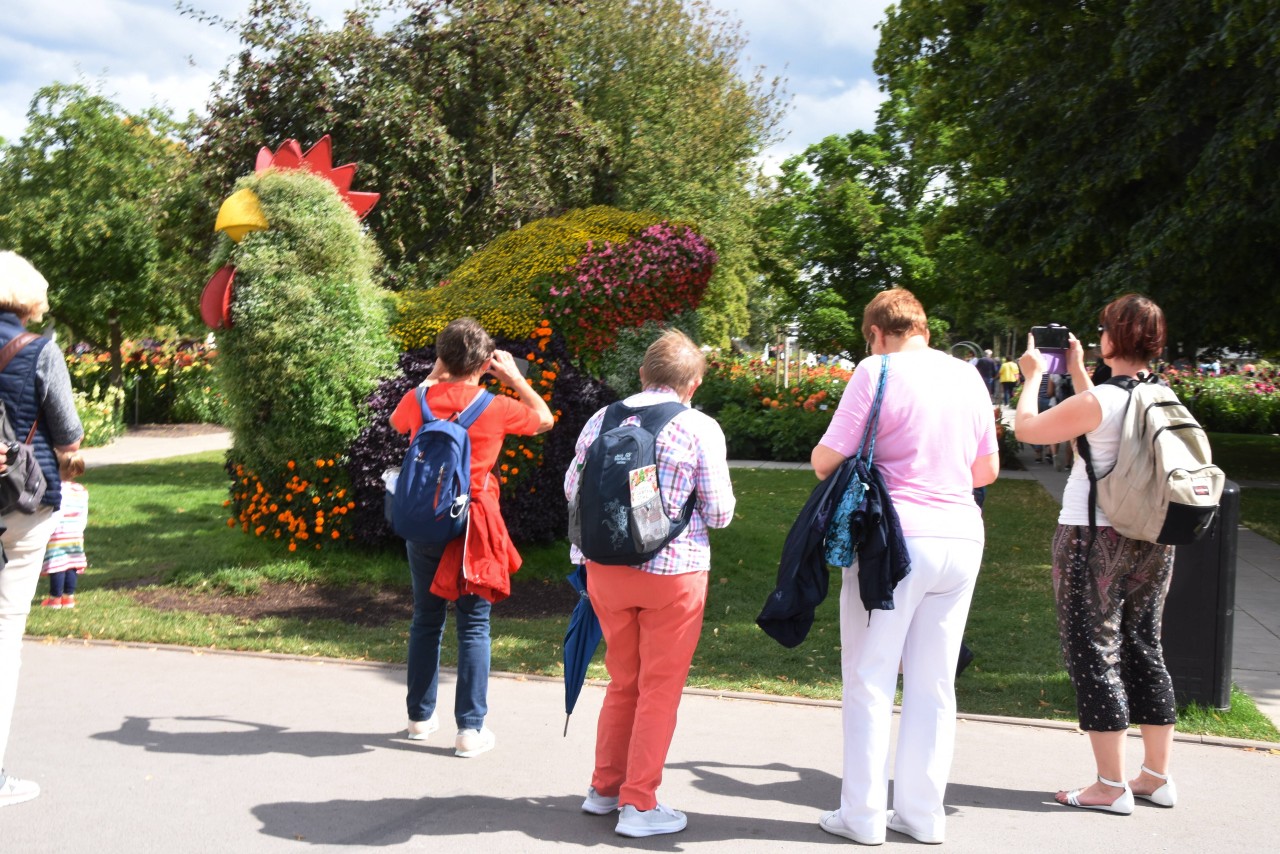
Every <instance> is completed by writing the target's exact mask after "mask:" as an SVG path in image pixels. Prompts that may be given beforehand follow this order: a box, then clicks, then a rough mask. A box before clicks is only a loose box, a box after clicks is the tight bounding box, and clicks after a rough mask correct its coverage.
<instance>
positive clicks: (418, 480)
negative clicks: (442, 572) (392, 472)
mask: <svg viewBox="0 0 1280 854" xmlns="http://www.w3.org/2000/svg"><path fill="white" fill-rule="evenodd" d="M492 401H493V395H492V394H490V393H489V392H487V391H486V390H484V389H480V391H479V392H478V393H477V394H476V396H475V399H474V400H472V401H471V403H470V404H468V406H467V408H466V409H464V410H462V412H460V413H458V414H457V415H456V416H454V417H453V418H452V419H449V420H443V419H440V418H436V417H435V415H434V414H432V412H431V407H430V406H429V405H428V404H427V390H426V389H425V388H419V389H418V404H419V405H420V406H421V407H422V428H421V429H420V430H418V433H417V435H415V436H414V437H413V441H412V442H410V443H409V450H408V451H406V452H405V455H404V463H403V464H402V465H401V466H400V479H399V480H398V481H397V482H396V492H395V500H394V503H393V505H392V510H391V527H392V529H393V530H395V532H396V533H397V534H398V535H400V536H401V537H404V538H405V539H406V540H410V541H412V542H415V543H426V544H441V543H447V542H449V541H450V540H453V539H455V538H457V537H460V536H462V534H464V533H466V530H467V515H468V509H469V506H470V504H471V437H470V436H469V435H468V434H467V428H468V427H470V426H471V425H472V424H474V423H475V420H476V419H477V418H479V417H480V413H482V412H484V411H485V409H486V408H487V407H488V406H489V404H490V403H491V402H492Z"/></svg>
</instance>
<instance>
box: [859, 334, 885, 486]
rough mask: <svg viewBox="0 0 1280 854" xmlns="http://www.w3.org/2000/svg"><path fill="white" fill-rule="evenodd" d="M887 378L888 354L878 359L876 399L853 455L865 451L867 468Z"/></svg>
mask: <svg viewBox="0 0 1280 854" xmlns="http://www.w3.org/2000/svg"><path fill="white" fill-rule="evenodd" d="M888 376H889V354H888V353H885V354H884V355H883V356H881V357H880V379H879V380H878V381H877V383H876V397H875V400H874V401H873V402H872V404H871V411H870V412H869V413H867V426H866V427H865V428H863V431H862V441H861V442H860V443H858V453H857V454H856V455H855V456H859V457H861V456H862V452H863V450H866V452H867V455H866V457H864V459H865V460H866V461H867V465H868V466H870V465H871V460H872V458H873V457H874V456H875V452H876V431H877V428H878V427H879V426H880V406H881V404H883V403H884V383H885V379H886V378H887V377H888Z"/></svg>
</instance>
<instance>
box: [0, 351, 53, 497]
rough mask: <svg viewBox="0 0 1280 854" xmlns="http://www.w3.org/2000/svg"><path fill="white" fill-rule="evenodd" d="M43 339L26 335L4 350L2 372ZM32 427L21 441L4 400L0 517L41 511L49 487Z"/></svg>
mask: <svg viewBox="0 0 1280 854" xmlns="http://www.w3.org/2000/svg"><path fill="white" fill-rule="evenodd" d="M39 337H40V336H38V335H34V334H32V333H30V332H23V333H21V334H19V335H17V336H15V337H14V339H13V340H12V341H10V342H9V343H8V344H6V345H5V346H4V348H3V349H0V372H3V371H4V370H5V368H7V367H9V362H11V361H13V357H14V356H16V355H18V353H19V352H20V351H21V350H22V348H23V347H25V346H27V345H28V344H30V343H31V342H32V341H34V340H36V339H37V338H39ZM37 423H39V418H37V419H36V421H35V422H32V424H31V430H30V432H28V433H27V438H26V441H24V442H19V441H18V434H17V432H15V431H14V429H13V422H12V421H11V420H10V419H9V413H8V411H7V409H6V407H5V405H4V401H3V400H0V449H3V453H4V454H5V470H4V472H3V473H0V515H8V514H10V513H13V512H15V511H17V512H21V513H34V512H36V511H37V510H39V509H40V501H41V499H43V498H44V493H45V491H46V490H47V489H48V488H49V484H48V482H47V481H46V480H45V478H44V472H43V471H42V470H41V469H40V461H39V460H37V459H36V455H35V451H34V450H33V449H32V447H31V440H32V439H34V438H35V435H36V424H37Z"/></svg>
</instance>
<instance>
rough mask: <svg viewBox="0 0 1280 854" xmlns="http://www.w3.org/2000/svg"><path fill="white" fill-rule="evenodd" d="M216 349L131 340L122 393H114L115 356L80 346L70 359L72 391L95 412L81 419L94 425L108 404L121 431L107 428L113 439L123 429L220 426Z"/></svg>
mask: <svg viewBox="0 0 1280 854" xmlns="http://www.w3.org/2000/svg"><path fill="white" fill-rule="evenodd" d="M217 355H218V351H217V349H216V348H214V347H209V346H206V345H204V344H201V343H197V342H194V341H182V340H169V341H154V340H146V341H136V342H135V341H126V342H125V345H124V352H123V356H124V365H123V379H124V387H123V389H122V390H121V391H122V393H113V392H110V391H109V388H110V375H111V357H110V355H109V354H107V353H105V352H101V351H98V350H94V349H92V348H90V347H88V346H85V345H79V346H77V347H74V348H72V349H71V351H70V352H68V353H67V354H66V360H67V371H68V372H69V373H70V374H71V387H72V389H73V390H74V391H76V392H78V393H80V394H81V395H83V398H84V401H85V403H86V405H88V406H90V407H92V410H91V411H90V410H82V412H81V414H82V417H85V416H87V417H88V418H90V419H92V420H94V421H95V424H96V423H97V421H99V420H101V419H100V418H99V410H100V409H101V406H102V404H104V403H109V404H111V408H112V410H113V412H114V413H116V414H115V415H114V416H113V417H114V418H115V420H116V424H117V427H116V428H115V430H114V432H112V430H111V429H110V428H103V429H104V431H105V432H106V433H110V434H111V435H110V436H108V437H107V438H108V439H110V438H111V437H113V436H114V435H117V434H118V433H119V432H122V431H123V429H124V424H125V423H126V422H127V423H130V424H144V423H145V424H181V423H207V424H216V423H220V418H221V412H222V396H221V394H219V392H218V390H217V388H216V387H215V385H214V379H213V365H214V361H215V359H216V357H217Z"/></svg>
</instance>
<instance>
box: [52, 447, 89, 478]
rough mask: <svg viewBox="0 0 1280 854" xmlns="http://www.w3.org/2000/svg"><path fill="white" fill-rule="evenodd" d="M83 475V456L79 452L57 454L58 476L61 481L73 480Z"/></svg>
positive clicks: (60, 452)
mask: <svg viewBox="0 0 1280 854" xmlns="http://www.w3.org/2000/svg"><path fill="white" fill-rule="evenodd" d="M82 474H84V455H83V454H81V453H80V452H79V451H59V452H58V475H59V476H60V477H61V478H62V479H63V480H75V479H76V478H78V477H79V476H80V475H82Z"/></svg>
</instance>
